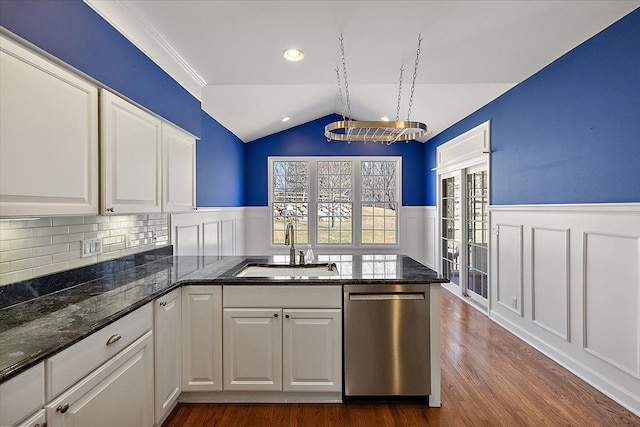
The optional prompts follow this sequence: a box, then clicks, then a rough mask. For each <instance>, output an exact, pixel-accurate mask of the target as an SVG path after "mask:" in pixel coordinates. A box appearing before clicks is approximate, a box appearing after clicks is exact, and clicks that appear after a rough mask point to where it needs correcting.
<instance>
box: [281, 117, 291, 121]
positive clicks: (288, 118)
mask: <svg viewBox="0 0 640 427" xmlns="http://www.w3.org/2000/svg"><path fill="white" fill-rule="evenodd" d="M290 119H291V117H283V118H282V121H283V122H288V121H289V120H290Z"/></svg>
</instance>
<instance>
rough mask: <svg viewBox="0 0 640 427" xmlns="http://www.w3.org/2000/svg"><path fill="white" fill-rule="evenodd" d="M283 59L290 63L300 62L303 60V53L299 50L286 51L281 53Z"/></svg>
mask: <svg viewBox="0 0 640 427" xmlns="http://www.w3.org/2000/svg"><path fill="white" fill-rule="evenodd" d="M282 56H284V59H286V60H287V61H291V62H296V61H302V58H304V52H303V51H302V50H301V49H287V50H285V51H284V52H282Z"/></svg>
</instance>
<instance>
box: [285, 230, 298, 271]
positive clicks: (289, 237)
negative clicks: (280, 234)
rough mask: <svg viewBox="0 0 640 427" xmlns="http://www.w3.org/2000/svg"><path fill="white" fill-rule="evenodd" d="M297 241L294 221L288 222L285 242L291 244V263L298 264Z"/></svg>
mask: <svg viewBox="0 0 640 427" xmlns="http://www.w3.org/2000/svg"><path fill="white" fill-rule="evenodd" d="M294 243H295V230H294V229H293V223H292V222H290V223H289V224H287V230H286V231H285V233H284V244H285V245H291V247H290V248H289V265H296V247H295V246H294Z"/></svg>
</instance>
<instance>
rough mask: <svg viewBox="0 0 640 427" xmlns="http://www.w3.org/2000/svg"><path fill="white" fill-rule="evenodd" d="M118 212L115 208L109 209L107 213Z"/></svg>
mask: <svg viewBox="0 0 640 427" xmlns="http://www.w3.org/2000/svg"><path fill="white" fill-rule="evenodd" d="M115 211H116V210H115V209H114V208H107V212H115Z"/></svg>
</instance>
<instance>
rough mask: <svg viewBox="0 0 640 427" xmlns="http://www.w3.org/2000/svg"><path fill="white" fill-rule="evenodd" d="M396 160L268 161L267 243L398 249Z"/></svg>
mask: <svg viewBox="0 0 640 427" xmlns="http://www.w3.org/2000/svg"><path fill="white" fill-rule="evenodd" d="M400 167H401V158H400V157H381V158H370V157H297V158H284V157H272V158H269V168H270V176H269V180H270V183H269V189H270V194H269V200H270V207H271V212H272V244H274V245H280V244H284V234H285V229H286V226H287V224H288V223H289V222H292V223H293V224H294V227H295V230H296V243H313V244H317V245H336V246H337V245H343V246H363V245H364V246H367V245H397V244H398V238H397V231H398V208H399V206H400V201H399V194H400V188H401V180H400V176H401V171H400Z"/></svg>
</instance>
